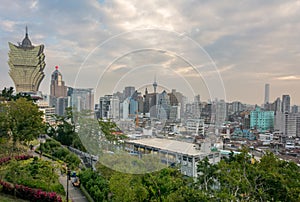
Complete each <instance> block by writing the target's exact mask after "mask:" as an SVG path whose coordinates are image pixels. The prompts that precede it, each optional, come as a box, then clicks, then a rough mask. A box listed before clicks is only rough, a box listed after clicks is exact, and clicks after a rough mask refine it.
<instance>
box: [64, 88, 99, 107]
mask: <svg viewBox="0 0 300 202" xmlns="http://www.w3.org/2000/svg"><path fill="white" fill-rule="evenodd" d="M68 96H70V106H71V107H72V108H73V110H76V111H79V112H80V111H82V110H94V92H93V89H92V88H72V87H68Z"/></svg>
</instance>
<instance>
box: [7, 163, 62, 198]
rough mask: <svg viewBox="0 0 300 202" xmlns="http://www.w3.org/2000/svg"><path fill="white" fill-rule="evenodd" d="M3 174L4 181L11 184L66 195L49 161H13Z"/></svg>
mask: <svg viewBox="0 0 300 202" xmlns="http://www.w3.org/2000/svg"><path fill="white" fill-rule="evenodd" d="M1 172H4V174H3V175H4V179H5V180H7V181H9V182H11V183H14V184H22V185H25V186H28V187H32V188H40V189H42V190H44V191H50V192H57V193H59V194H64V189H63V186H62V185H61V184H60V183H59V181H58V174H57V173H56V172H55V167H54V165H52V164H51V162H49V161H43V160H40V159H38V158H34V159H30V160H26V161H15V160H11V161H10V162H9V164H8V165H7V167H6V169H5V170H2V171H1Z"/></svg>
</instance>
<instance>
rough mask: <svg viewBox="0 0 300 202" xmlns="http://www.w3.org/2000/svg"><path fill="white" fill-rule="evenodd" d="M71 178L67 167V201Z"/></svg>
mask: <svg viewBox="0 0 300 202" xmlns="http://www.w3.org/2000/svg"><path fill="white" fill-rule="evenodd" d="M70 178H71V170H70V168H68V167H67V202H68V201H69V180H70Z"/></svg>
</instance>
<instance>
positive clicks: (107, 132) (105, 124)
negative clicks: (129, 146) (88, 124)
mask: <svg viewBox="0 0 300 202" xmlns="http://www.w3.org/2000/svg"><path fill="white" fill-rule="evenodd" d="M99 125H100V128H101V131H102V133H103V134H104V136H105V138H106V139H107V140H108V141H109V142H110V143H120V140H124V139H126V138H127V136H126V135H124V134H121V135H116V134H114V133H116V132H120V129H119V128H118V126H117V124H116V123H115V122H113V121H111V120H99Z"/></svg>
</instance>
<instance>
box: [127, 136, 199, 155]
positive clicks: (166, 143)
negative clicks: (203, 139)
mask: <svg viewBox="0 0 300 202" xmlns="http://www.w3.org/2000/svg"><path fill="white" fill-rule="evenodd" d="M126 142H128V143H132V144H138V145H143V146H147V147H153V148H158V149H160V150H166V151H170V152H174V153H181V154H187V155H190V156H196V155H199V154H204V153H203V152H201V151H200V150H197V149H196V145H195V144H193V143H188V142H182V141H177V140H169V139H161V138H145V139H140V140H129V141H126Z"/></svg>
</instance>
